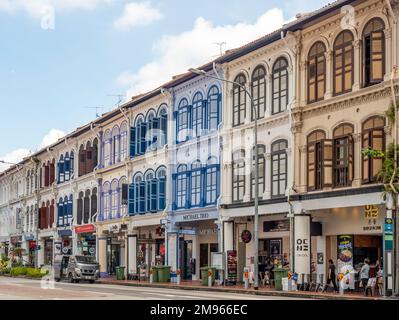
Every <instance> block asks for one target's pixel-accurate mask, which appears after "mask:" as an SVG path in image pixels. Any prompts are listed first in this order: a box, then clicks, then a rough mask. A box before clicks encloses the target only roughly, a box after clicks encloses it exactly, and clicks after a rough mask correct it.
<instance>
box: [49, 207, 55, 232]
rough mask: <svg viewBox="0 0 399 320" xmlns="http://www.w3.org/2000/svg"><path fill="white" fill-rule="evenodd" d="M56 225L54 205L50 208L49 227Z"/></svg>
mask: <svg viewBox="0 0 399 320" xmlns="http://www.w3.org/2000/svg"><path fill="white" fill-rule="evenodd" d="M53 223H54V205H53V204H52V205H51V206H50V222H49V227H51V226H52V225H53Z"/></svg>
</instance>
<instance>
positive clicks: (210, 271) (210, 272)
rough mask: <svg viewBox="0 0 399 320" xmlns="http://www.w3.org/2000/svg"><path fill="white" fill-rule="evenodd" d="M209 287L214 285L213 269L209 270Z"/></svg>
mask: <svg viewBox="0 0 399 320" xmlns="http://www.w3.org/2000/svg"><path fill="white" fill-rule="evenodd" d="M208 287H209V288H210V287H212V269H209V270H208Z"/></svg>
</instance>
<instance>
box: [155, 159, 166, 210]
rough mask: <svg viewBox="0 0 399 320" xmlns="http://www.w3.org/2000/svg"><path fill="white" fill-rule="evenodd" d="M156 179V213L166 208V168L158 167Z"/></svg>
mask: <svg viewBox="0 0 399 320" xmlns="http://www.w3.org/2000/svg"><path fill="white" fill-rule="evenodd" d="M157 179H158V211H163V210H165V208H166V168H165V167H160V168H158V170H157Z"/></svg>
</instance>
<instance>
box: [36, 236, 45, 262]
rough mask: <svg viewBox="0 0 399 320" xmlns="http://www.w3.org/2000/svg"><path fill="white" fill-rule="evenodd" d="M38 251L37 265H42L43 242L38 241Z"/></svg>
mask: <svg viewBox="0 0 399 320" xmlns="http://www.w3.org/2000/svg"><path fill="white" fill-rule="evenodd" d="M39 246H40V250H38V251H37V265H38V266H39V267H40V266H42V265H44V240H39Z"/></svg>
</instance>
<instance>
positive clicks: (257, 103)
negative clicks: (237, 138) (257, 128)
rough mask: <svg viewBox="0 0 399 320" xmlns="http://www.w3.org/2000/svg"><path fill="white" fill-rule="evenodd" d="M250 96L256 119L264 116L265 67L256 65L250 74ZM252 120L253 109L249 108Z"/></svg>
mask: <svg viewBox="0 0 399 320" xmlns="http://www.w3.org/2000/svg"><path fill="white" fill-rule="evenodd" d="M251 89H252V98H253V103H254V108H255V109H256V113H257V115H258V119H262V118H264V117H265V111H266V69H265V68H264V67H263V66H259V67H257V68H256V69H255V70H254V72H253V74H252V88H251ZM251 114H252V121H253V120H255V114H254V110H253V108H252V110H251Z"/></svg>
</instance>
